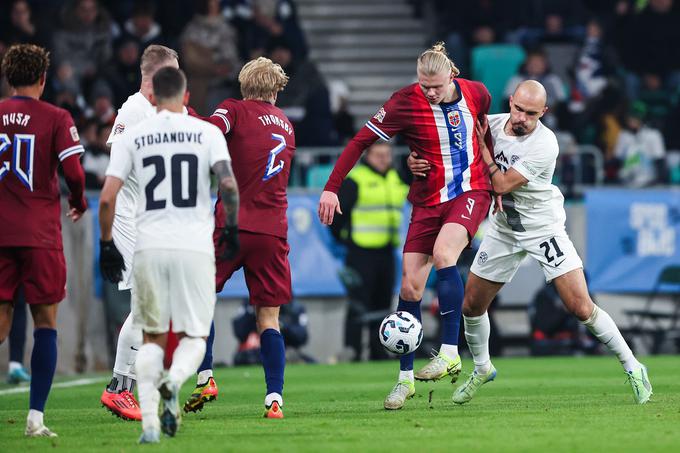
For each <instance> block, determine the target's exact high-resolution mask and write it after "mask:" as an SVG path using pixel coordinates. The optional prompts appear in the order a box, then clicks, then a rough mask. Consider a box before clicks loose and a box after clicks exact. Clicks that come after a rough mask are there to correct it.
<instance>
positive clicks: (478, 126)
mask: <svg viewBox="0 0 680 453" xmlns="http://www.w3.org/2000/svg"><path fill="white" fill-rule="evenodd" d="M488 130H489V120H488V118H487V117H486V115H481V116H479V117H478V118H477V122H476V123H475V132H476V134H477V140H478V141H479V146H482V145H486V142H485V141H484V138H485V137H486V131H488Z"/></svg>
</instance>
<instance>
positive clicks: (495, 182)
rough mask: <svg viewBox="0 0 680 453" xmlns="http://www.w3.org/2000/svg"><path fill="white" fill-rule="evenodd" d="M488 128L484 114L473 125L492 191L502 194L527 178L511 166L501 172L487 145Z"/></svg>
mask: <svg viewBox="0 0 680 453" xmlns="http://www.w3.org/2000/svg"><path fill="white" fill-rule="evenodd" d="M488 129H489V121H488V119H487V117H486V115H484V116H483V117H481V118H480V119H479V120H478V121H477V124H476V125H475V131H476V133H477V138H478V142H479V150H480V151H481V153H482V158H483V159H484V163H485V164H486V165H487V166H488V167H489V179H491V185H492V187H493V191H494V192H496V193H497V194H499V195H504V194H506V193H510V192H512V191H513V190H515V189H517V188H519V187H522V186H523V185H524V184H526V183H527V182H529V180H528V179H527V178H525V177H524V176H523V175H522V174H521V173H520V172H518V171H517V170H515V169H514V168H512V167H510V168H509V169H508V170H507V171H506V172H505V173H503V172H502V171H501V169H500V167H498V165H496V161H495V160H494V158H493V156H492V155H491V151H490V149H489V146H488V145H487V139H488V137H487V132H488Z"/></svg>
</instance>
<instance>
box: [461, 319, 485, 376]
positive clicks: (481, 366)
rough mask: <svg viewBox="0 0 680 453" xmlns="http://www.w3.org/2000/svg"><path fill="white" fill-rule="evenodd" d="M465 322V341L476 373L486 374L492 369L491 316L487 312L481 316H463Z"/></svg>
mask: <svg viewBox="0 0 680 453" xmlns="http://www.w3.org/2000/svg"><path fill="white" fill-rule="evenodd" d="M463 321H464V323H465V339H466V340H467V344H468V348H469V349H470V353H471V354H472V359H473V361H474V363H475V371H477V373H479V374H486V373H488V372H489V370H490V369H491V356H490V355H489V335H490V333H491V324H490V323H489V314H488V313H486V312H485V313H484V314H483V315H481V316H463Z"/></svg>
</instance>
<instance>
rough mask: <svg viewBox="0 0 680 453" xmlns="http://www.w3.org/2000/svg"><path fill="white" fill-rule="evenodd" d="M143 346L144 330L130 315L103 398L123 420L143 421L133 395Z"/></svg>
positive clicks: (104, 403)
mask: <svg viewBox="0 0 680 453" xmlns="http://www.w3.org/2000/svg"><path fill="white" fill-rule="evenodd" d="M133 292H134V291H133ZM141 345H142V330H141V329H140V328H139V327H138V326H136V325H135V323H134V322H133V319H132V313H130V314H128V316H127V318H126V319H125V322H124V323H123V326H122V327H121V329H120V333H119V334H118V343H117V344H116V358H115V361H114V364H113V376H112V377H111V381H110V382H109V385H108V386H107V387H106V388H105V389H104V391H103V392H102V396H101V403H102V405H104V407H106V408H107V409H108V410H110V411H111V412H112V413H113V414H114V415H117V416H118V417H120V418H122V419H123V420H141V419H142V414H141V411H140V409H139V403H138V402H137V400H136V399H135V397H134V394H133V393H132V392H133V391H134V385H135V380H136V376H135V373H134V372H133V367H134V364H135V361H136V358H137V353H138V351H139V348H140V347H141Z"/></svg>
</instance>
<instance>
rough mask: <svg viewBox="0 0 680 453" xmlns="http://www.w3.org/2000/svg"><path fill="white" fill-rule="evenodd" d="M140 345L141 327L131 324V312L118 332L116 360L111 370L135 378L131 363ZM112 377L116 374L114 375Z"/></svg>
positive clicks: (133, 361) (132, 363) (133, 362)
mask: <svg viewBox="0 0 680 453" xmlns="http://www.w3.org/2000/svg"><path fill="white" fill-rule="evenodd" d="M141 346H142V329H138V328H136V327H134V326H133V325H132V314H129V315H128V317H127V319H126V320H125V322H124V323H123V327H121V328H120V333H119V334H118V344H117V346H116V361H115V362H114V364H113V372H114V373H115V374H119V375H121V376H125V377H128V378H130V379H135V378H136V376H135V372H134V368H133V365H134V364H135V358H136V357H137V351H138V350H139V348H140V347H141ZM114 377H116V376H115V375H114Z"/></svg>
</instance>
